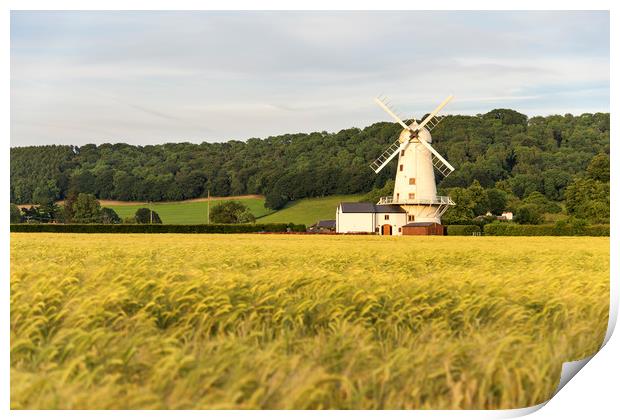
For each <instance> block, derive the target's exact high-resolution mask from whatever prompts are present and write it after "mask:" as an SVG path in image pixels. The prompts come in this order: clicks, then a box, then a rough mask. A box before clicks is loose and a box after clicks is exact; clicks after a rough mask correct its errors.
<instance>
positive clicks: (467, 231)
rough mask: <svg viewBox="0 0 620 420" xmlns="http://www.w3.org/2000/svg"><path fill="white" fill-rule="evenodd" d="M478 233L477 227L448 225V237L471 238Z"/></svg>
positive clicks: (478, 227)
mask: <svg viewBox="0 0 620 420" xmlns="http://www.w3.org/2000/svg"><path fill="white" fill-rule="evenodd" d="M477 233H480V226H478V225H449V226H448V236H471V235H474V234H477Z"/></svg>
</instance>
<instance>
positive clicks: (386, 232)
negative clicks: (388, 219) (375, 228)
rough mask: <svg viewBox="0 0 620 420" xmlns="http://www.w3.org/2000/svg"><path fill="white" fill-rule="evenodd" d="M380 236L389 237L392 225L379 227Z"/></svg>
mask: <svg viewBox="0 0 620 420" xmlns="http://www.w3.org/2000/svg"><path fill="white" fill-rule="evenodd" d="M381 234H382V235H391V234H392V225H383V226H381Z"/></svg>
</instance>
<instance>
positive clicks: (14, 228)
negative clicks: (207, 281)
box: [11, 223, 306, 233]
mask: <svg viewBox="0 0 620 420" xmlns="http://www.w3.org/2000/svg"><path fill="white" fill-rule="evenodd" d="M305 231H306V226H305V225H295V224H293V223H288V224H286V223H252V224H249V223H248V224H236V225H214V224H211V225H206V224H205V225H156V224H153V225H150V224H148V225H101V224H87V225H80V224H67V225H64V224H55V223H40V224H12V225H11V232H32V233H34V232H50V233H257V232H270V233H277V232H305Z"/></svg>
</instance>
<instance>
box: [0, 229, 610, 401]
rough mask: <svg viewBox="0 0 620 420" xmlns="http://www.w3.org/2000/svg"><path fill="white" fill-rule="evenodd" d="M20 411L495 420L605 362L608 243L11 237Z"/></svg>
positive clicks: (14, 374) (15, 395)
mask: <svg viewBox="0 0 620 420" xmlns="http://www.w3.org/2000/svg"><path fill="white" fill-rule="evenodd" d="M10 299H11V307H10V312H11V372H10V373H11V407H12V408H13V409H139V408H143V409H161V408H167V409H229V408H237V409H258V408H271V409H282V408H295V409H304V408H307V409H314V408H341V409H353V408H355V409H362V408H367V409H387V408H389V409H400V408H416V409H429V408H433V409H457V408H467V409H486V408H492V409H494V408H519V407H525V406H530V405H534V404H538V403H540V402H543V401H545V400H547V399H548V398H550V396H551V395H552V393H553V391H554V389H555V387H556V385H557V383H558V380H559V373H560V369H561V363H562V362H563V361H568V360H575V359H580V358H583V357H585V356H587V355H590V354H592V353H594V352H596V350H597V349H598V348H599V346H600V345H601V342H602V339H603V337H604V334H605V330H606V326H607V312H608V301H609V238H583V237H581V238H558V237H534V238H517V237H389V238H385V237H376V236H310V235H306V236H304V235H299V236H298V235H173V234H162V235H147V234H143V235H120V234H118V235H104V234H41V233H37V234H27V233H13V234H11V297H10Z"/></svg>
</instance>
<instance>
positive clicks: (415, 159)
mask: <svg viewBox="0 0 620 420" xmlns="http://www.w3.org/2000/svg"><path fill="white" fill-rule="evenodd" d="M451 100H452V95H450V96H448V98H446V100H444V101H443V102H442V103H441V104H439V106H438V107H437V108H435V110H434V111H433V112H431V113H430V114H429V115H428V116H427V117H426V118H425V119H424V120H423V121H422V122H421V123H420V124H418V123H417V122H415V120H414V121H413V122H412V123H411V124H409V125H407V124H405V123H404V122H403V120H402V119H401V118H399V117H398V116H397V115H396V113H395V112H394V111H392V109H390V105H389V103H388V102H387V101H386V100H385V98H375V102H377V104H378V105H379V106H380V107H381V108H383V110H384V111H385V112H387V113H388V114H389V115H390V116H391V117H392V118H394V120H395V121H396V122H397V123H399V124H400V125H401V126H402V127H403V131H402V132H401V133H400V136H399V137H398V140H396V141H395V142H394V143H393V144H392V145H391V146H390V147H388V149H387V150H386V151H385V152H383V154H382V155H381V156H379V158H377V159H376V160H375V161H374V162H373V163H372V164H371V165H370V167H371V168H372V170H374V171H375V173H379V171H380V170H381V169H383V168H384V167H385V165H387V164H388V163H389V162H390V161H391V160H392V159H394V157H396V156H398V166H397V167H396V179H395V183H394V194H393V195H392V196H391V197H382V198H381V199H380V200H379V202H378V203H377V204H397V205H399V206H401V207H402V208H403V209H404V210H405V211H406V212H407V221H408V222H431V223H437V224H441V216H442V215H443V214H444V213H445V212H446V210H448V208H449V206H453V205H454V204H455V203H454V201H452V199H451V198H450V197H443V196H438V195H437V186H436V184H435V173H434V170H433V168H436V169H437V170H438V171H439V173H440V174H442V175H443V176H444V177H445V176H448V175H449V174H450V173H451V172H452V171H454V168H453V167H452V165H450V163H448V161H447V160H445V159H444V158H443V156H441V155H440V154H439V153H438V152H437V151H436V150H435V149H434V148H433V146H431V143H432V138H431V133H430V132H431V131H432V129H433V128H435V127H436V126H437V124H438V123H439V122H440V121H441V119H442V118H443V117H440V116H438V113H439V112H440V111H441V110H442V108H443V107H444V106H446V105H447V104H448V102H450V101H451Z"/></svg>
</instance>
